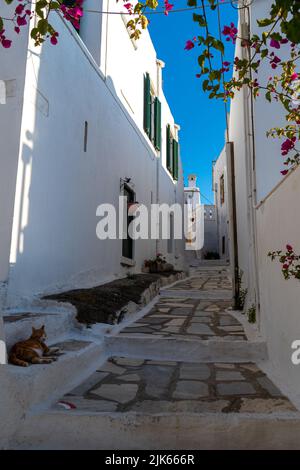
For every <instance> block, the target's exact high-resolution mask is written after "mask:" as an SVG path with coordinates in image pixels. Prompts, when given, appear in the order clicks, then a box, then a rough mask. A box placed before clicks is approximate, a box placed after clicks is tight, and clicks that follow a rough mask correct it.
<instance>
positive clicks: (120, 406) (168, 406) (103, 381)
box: [11, 356, 300, 450]
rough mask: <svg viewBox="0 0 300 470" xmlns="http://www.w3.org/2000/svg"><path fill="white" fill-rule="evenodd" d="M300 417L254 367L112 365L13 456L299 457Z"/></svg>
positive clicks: (28, 431) (39, 420)
mask: <svg viewBox="0 0 300 470" xmlns="http://www.w3.org/2000/svg"><path fill="white" fill-rule="evenodd" d="M299 433H300V413H299V412H298V411H297V410H296V409H295V407H294V406H293V405H292V403H291V402H290V401H289V400H288V399H287V398H286V397H284V396H283V395H282V393H281V392H280V390H278V388H277V387H276V386H275V385H274V384H273V383H272V382H271V381H270V380H269V379H268V377H267V376H266V375H265V374H264V373H263V372H262V371H261V370H260V369H259V367H258V366H257V365H256V364H254V363H249V362H244V363H200V364H199V363H190V362H182V361H177V362H176V361H155V360H145V359H136V358H132V357H131V358H126V357H120V356H118V357H113V358H111V359H110V360H108V361H107V362H106V363H104V364H102V365H101V366H100V367H99V368H98V370H97V371H96V372H94V373H93V374H92V375H91V376H90V377H89V378H88V379H87V380H85V381H84V382H83V383H82V384H80V386H79V387H76V388H75V389H72V390H70V391H69V392H68V393H67V394H65V395H64V396H63V397H61V399H60V400H59V401H58V402H56V403H55V404H53V406H52V407H51V408H50V409H44V410H41V409H40V410H35V411H32V412H31V413H30V414H28V415H27V417H26V418H25V420H23V421H22V423H21V425H20V426H19V427H18V429H17V432H16V434H15V436H14V439H13V442H12V443H11V448H14V449H127V450H130V449H249V448H250V449H286V448H289V449H294V448H299Z"/></svg>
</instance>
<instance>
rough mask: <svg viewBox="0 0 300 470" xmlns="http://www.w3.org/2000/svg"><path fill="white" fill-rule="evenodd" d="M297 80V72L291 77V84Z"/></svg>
mask: <svg viewBox="0 0 300 470" xmlns="http://www.w3.org/2000/svg"><path fill="white" fill-rule="evenodd" d="M297 78H298V74H297V73H296V72H295V73H293V74H292V75H291V76H290V80H291V82H293V81H294V80H297Z"/></svg>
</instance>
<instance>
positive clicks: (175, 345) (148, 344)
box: [105, 333, 268, 362]
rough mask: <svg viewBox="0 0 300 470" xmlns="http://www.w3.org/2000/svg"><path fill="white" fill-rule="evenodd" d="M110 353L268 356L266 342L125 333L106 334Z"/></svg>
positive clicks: (199, 358)
mask: <svg viewBox="0 0 300 470" xmlns="http://www.w3.org/2000/svg"><path fill="white" fill-rule="evenodd" d="M105 344H106V348H107V352H108V354H109V355H111V356H112V355H121V356H123V355H124V356H127V357H136V358H143V357H144V358H146V359H158V360H166V361H172V360H175V361H187V362H205V361H206V362H231V361H232V362H243V361H252V362H261V361H264V360H266V359H267V357H268V353H267V346H266V343H265V342H263V341H230V340H228V341H225V340H222V339H221V338H220V340H216V339H213V340H200V339H195V340H193V339H189V338H187V339H184V337H182V339H179V338H172V337H171V338H159V337H155V336H154V335H147V334H140V335H139V334H138V333H136V334H135V335H134V336H133V335H132V334H131V335H128V336H127V335H125V334H121V335H118V336H109V335H107V336H106V337H105Z"/></svg>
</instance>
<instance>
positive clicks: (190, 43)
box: [184, 39, 195, 51]
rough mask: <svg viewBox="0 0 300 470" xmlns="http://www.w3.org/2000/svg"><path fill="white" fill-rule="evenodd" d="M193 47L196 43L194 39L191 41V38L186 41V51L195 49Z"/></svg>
mask: <svg viewBox="0 0 300 470" xmlns="http://www.w3.org/2000/svg"><path fill="white" fill-rule="evenodd" d="M193 47H195V44H194V43H193V41H191V40H190V39H189V40H188V41H186V43H185V48H184V49H185V50H186V51H190V50H191V49H193Z"/></svg>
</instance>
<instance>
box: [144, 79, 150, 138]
mask: <svg viewBox="0 0 300 470" xmlns="http://www.w3.org/2000/svg"><path fill="white" fill-rule="evenodd" d="M150 86H151V85H150V76H149V73H146V75H145V76H144V131H145V132H146V134H147V135H148V136H149V137H150V135H151V89H150Z"/></svg>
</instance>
